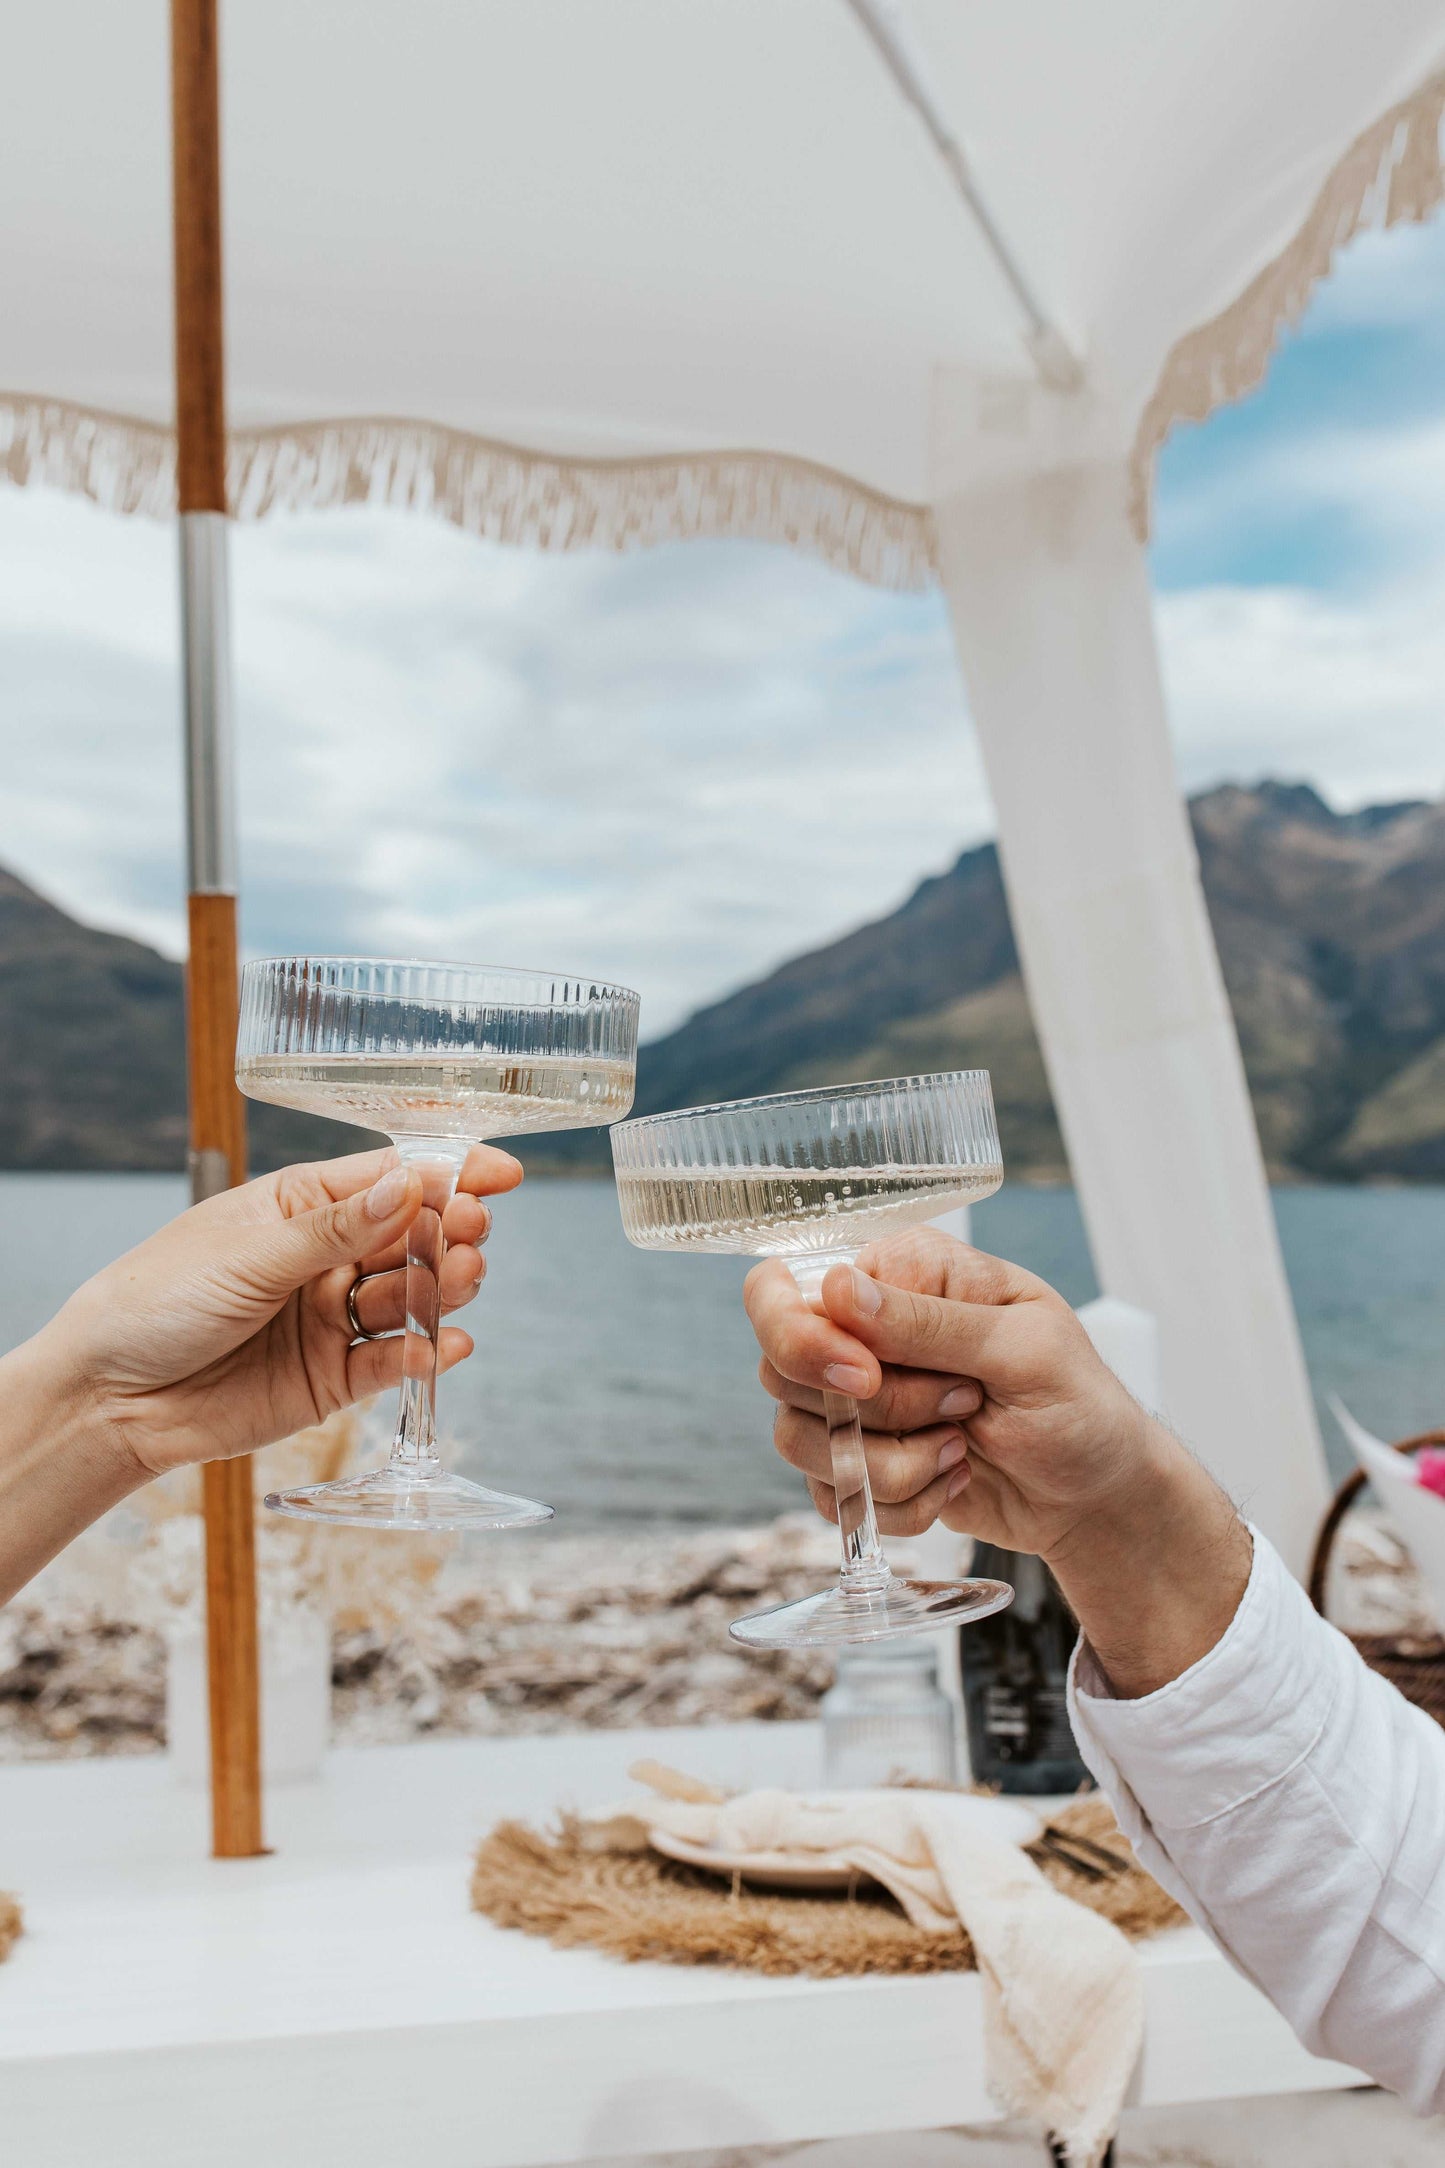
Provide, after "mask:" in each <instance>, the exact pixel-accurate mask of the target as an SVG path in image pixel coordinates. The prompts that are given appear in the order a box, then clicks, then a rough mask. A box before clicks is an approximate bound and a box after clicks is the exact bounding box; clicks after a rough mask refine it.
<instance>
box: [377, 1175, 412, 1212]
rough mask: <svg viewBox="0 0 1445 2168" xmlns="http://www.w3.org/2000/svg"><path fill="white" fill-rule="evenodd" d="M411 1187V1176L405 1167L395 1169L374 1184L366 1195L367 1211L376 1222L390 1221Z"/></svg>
mask: <svg viewBox="0 0 1445 2168" xmlns="http://www.w3.org/2000/svg"><path fill="white" fill-rule="evenodd" d="M410 1187H411V1175H410V1173H409V1172H408V1170H407V1169H406V1168H405V1167H393V1168H392V1169H391V1170H390V1172H389V1173H387V1174H384V1175H383V1176H382V1178H381V1180H380V1181H379V1182H373V1183H372V1185H371V1187H370V1189H369V1190H368V1191H367V1193H366V1209H367V1213H368V1215H369V1216H370V1217H371V1218H372V1219H374V1220H384V1219H390V1218H391V1215H392V1213H393V1212H394V1211H395V1210H396V1208H397V1206H398V1205H399V1204H400V1203H401V1201H402V1199H403V1197H404V1196H405V1195H406V1193H407V1191H408V1189H409V1188H410Z"/></svg>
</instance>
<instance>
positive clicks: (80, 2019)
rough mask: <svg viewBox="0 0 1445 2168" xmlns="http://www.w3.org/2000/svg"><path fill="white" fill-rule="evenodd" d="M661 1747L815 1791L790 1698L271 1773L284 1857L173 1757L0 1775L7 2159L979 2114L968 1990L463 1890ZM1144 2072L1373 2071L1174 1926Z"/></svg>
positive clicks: (847, 2123) (529, 2143)
mask: <svg viewBox="0 0 1445 2168" xmlns="http://www.w3.org/2000/svg"><path fill="white" fill-rule="evenodd" d="M640 1754H653V1755H656V1756H658V1757H659V1758H660V1759H664V1760H669V1761H672V1762H674V1763H676V1764H678V1765H679V1766H681V1767H683V1768H687V1769H690V1770H695V1771H697V1772H698V1773H699V1774H701V1775H710V1776H716V1777H719V1778H721V1779H724V1780H725V1781H728V1782H730V1783H754V1782H757V1783H761V1782H787V1783H813V1782H816V1781H817V1777H818V1762H819V1748H818V1734H817V1731H816V1728H815V1727H814V1726H812V1725H806V1724H788V1725H781V1724H749V1725H739V1726H727V1727H719V1728H716V1729H711V1730H701V1731H686V1732H683V1731H664V1732H646V1733H643V1732H632V1733H618V1732H612V1733H606V1732H603V1733H594V1734H589V1735H582V1736H569V1737H565V1738H544V1739H519V1740H510V1741H502V1742H498V1741H491V1740H462V1741H446V1742H440V1743H437V1744H434V1745H423V1746H409V1747H399V1748H390V1747H378V1748H371V1749H366V1750H355V1751H350V1752H341V1753H337V1754H335V1755H333V1756H332V1758H331V1761H330V1764H329V1767H328V1771H327V1775H326V1777H325V1779H324V1781H323V1782H321V1783H319V1784H313V1785H309V1786H298V1787H294V1788H291V1789H285V1788H281V1789H278V1790H276V1791H275V1792H274V1793H273V1795H272V1798H271V1801H270V1804H269V1833H270V1835H271V1840H272V1842H273V1843H274V1844H275V1846H276V1852H275V1855H274V1856H273V1857H271V1858H269V1859H264V1860H248V1861H232V1862H219V1861H212V1860H210V1859H208V1858H207V1857H206V1856H205V1807H204V1800H203V1798H202V1796H201V1795H200V1794H198V1793H196V1792H185V1791H182V1790H180V1789H178V1788H177V1787H176V1786H175V1785H174V1783H173V1782H172V1781H171V1778H170V1775H169V1772H168V1769H167V1765H166V1763H165V1760H164V1759H163V1758H162V1757H159V1756H157V1757H147V1758H142V1759H135V1760H124V1761H94V1762H81V1763H73V1762H72V1763H68V1764H45V1765H39V1766H31V1767H28V1768H27V1767H8V1768H0V1886H4V1887H9V1888H12V1889H14V1890H15V1891H16V1892H17V1893H18V1894H19V1895H20V1896H21V1897H22V1899H23V1901H24V1904H25V1908H26V1914H27V1919H28V1925H29V1932H28V1933H27V1935H26V1936H25V1937H24V1938H23V1939H22V1940H21V1942H20V1943H19V1944H18V1945H17V1947H16V1949H15V1951H14V1953H13V1954H12V1956H11V1958H10V1960H9V1962H8V1963H6V1964H4V1965H3V1966H0V2157H3V2158H4V2160H6V2161H7V2162H14V2163H15V2168H79V2164H81V2163H85V2164H90V2168H198V2164H200V2163H204V2164H205V2168H407V2164H410V2163H413V2162H415V2163H425V2168H522V2164H524V2163H528V2164H530V2163H560V2162H575V2161H583V2160H589V2159H593V2158H595V2157H596V2156H599V2155H607V2154H639V2153H647V2152H650V2151H651V2152H661V2151H673V2150H676V2151H683V2150H686V2149H688V2148H693V2147H695V2148H703V2147H708V2146H730V2145H746V2144H751V2143H761V2142H766V2141H777V2142H782V2141H790V2140H802V2139H806V2138H821V2137H828V2136H835V2135H840V2134H843V2133H848V2132H866V2131H904V2130H927V2129H937V2128H941V2127H944V2126H947V2125H951V2124H957V2123H964V2122H979V2121H983V2120H986V2119H987V2118H988V2117H989V2116H990V2115H991V2114H992V2113H993V2112H994V2111H993V2109H992V2107H991V2104H990V2102H989V2099H988V2095H987V2091H986V2089H985V2083H984V2069H983V2059H982V2050H981V2039H980V2025H979V1987H978V1981H977V1979H976V1978H975V1977H973V1976H971V1975H966V1974H965V1975H950V1976H938V1977H934V1978H929V1979H919V1980H897V1979H889V1980H877V1981H870V1980H839V1981H812V1980H764V1979H758V1978H755V1977H752V1976H750V1975H748V1974H746V1973H738V1972H725V1971H720V1970H707V1969H702V1968H690V1967H681V1966H664V1965H623V1964H619V1963H616V1962H614V1961H612V1960H611V1959H609V1958H605V1957H602V1956H600V1955H596V1954H594V1953H592V1952H589V1951H559V1950H554V1949H552V1948H550V1947H549V1946H548V1945H547V1944H546V1943H543V1942H540V1941H536V1940H534V1939H532V1938H531V1937H529V1936H525V1935H521V1934H513V1933H504V1932H502V1931H501V1930H500V1929H498V1928H495V1927H493V1926H492V1925H491V1923H490V1922H489V1921H486V1920H483V1919H480V1918H478V1917H477V1916H476V1915H475V1914H474V1913H473V1912H471V1911H470V1910H469V1909H468V1904H467V1870H468V1857H469V1851H470V1847H471V1845H472V1843H473V1842H474V1840H475V1838H476V1837H477V1836H478V1835H479V1834H480V1833H481V1832H482V1831H483V1830H484V1829H486V1828H487V1827H488V1826H489V1825H490V1824H491V1823H492V1822H493V1821H494V1820H496V1819H497V1818H499V1817H500V1816H503V1815H509V1814H520V1815H525V1816H528V1817H532V1818H542V1817H545V1816H546V1815H547V1814H549V1813H550V1811H551V1810H552V1809H553V1808H554V1807H556V1806H557V1805H558V1804H559V1803H561V1802H573V1803H576V1804H579V1805H587V1804H592V1803H599V1804H600V1803H602V1802H604V1801H606V1800H609V1799H613V1798H617V1797H619V1796H621V1795H622V1794H623V1793H624V1792H625V1791H626V1790H627V1788H628V1787H627V1784H626V1778H625V1771H626V1768H627V1765H628V1763H629V1762H631V1761H633V1760H635V1759H636V1758H637V1757H638V1756H639V1755H640ZM1143 1963H1144V1970H1145V1981H1146V1988H1147V2003H1148V2040H1147V2048H1146V2053H1145V2059H1144V2066H1143V2070H1142V2073H1141V2089H1140V2093H1139V2098H1140V2099H1141V2100H1143V2101H1145V2102H1159V2103H1163V2102H1177V2101H1189V2100H1204V2099H1213V2098H1220V2097H1227V2096H1240V2095H1249V2094H1258V2093H1282V2092H1291V2091H1310V2090H1316V2089H1320V2088H1328V2087H1338V2086H1345V2085H1349V2084H1352V2083H1358V2082H1359V2079H1358V2077H1357V2075H1356V2074H1355V2073H1354V2072H1351V2071H1349V2070H1346V2069H1344V2068H1343V2067H1341V2066H1340V2065H1338V2064H1331V2063H1321V2062H1317V2061H1315V2060H1314V2059H1313V2058H1312V2057H1311V2056H1308V2055H1306V2054H1305V2053H1304V2051H1303V2049H1301V2048H1300V2047H1299V2046H1298V2045H1297V2044H1296V2043H1295V2041H1294V2040H1293V2038H1292V2037H1291V2035H1290V2033H1289V2031H1288V2029H1287V2028H1286V2027H1285V2026H1284V2024H1283V2023H1282V2022H1281V2021H1280V2019H1279V2018H1278V2017H1276V2016H1275V2014H1274V2012H1273V2011H1272V2010H1271V2009H1270V2008H1269V2007H1268V2005H1267V2004H1266V2003H1265V2002H1264V2001H1263V2000H1262V1999H1261V1997H1260V1996H1259V1995H1257V1994H1256V1993H1255V1992H1254V1990H1253V1989H1252V1988H1250V1987H1248V1986H1247V1985H1246V1984H1245V1983H1244V1982H1243V1981H1242V1980H1240V1979H1238V1978H1236V1976H1235V1975H1234V1974H1233V1973H1231V1972H1230V1971H1229V1969H1228V1968H1227V1966H1226V1965H1225V1964H1224V1963H1223V1962H1222V1961H1221V1960H1220V1959H1219V1958H1218V1957H1217V1956H1216V1955H1215V1954H1214V1953H1213V1952H1212V1951H1211V1949H1210V1948H1209V1946H1208V1945H1207V1943H1206V1942H1205V1940H1204V1938H1203V1936H1201V1935H1200V1934H1198V1933H1196V1932H1195V1931H1194V1930H1193V1929H1187V1930H1184V1931H1182V1932H1179V1933H1176V1934H1170V1935H1167V1936H1163V1937H1160V1938H1159V1939H1158V1940H1157V1941H1155V1942H1154V1943H1152V1944H1149V1945H1147V1946H1146V1947H1145V1949H1144V1952H1143Z"/></svg>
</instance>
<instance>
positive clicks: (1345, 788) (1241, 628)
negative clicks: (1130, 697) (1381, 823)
mask: <svg viewBox="0 0 1445 2168" xmlns="http://www.w3.org/2000/svg"><path fill="white" fill-rule="evenodd" d="M1159 629H1160V644H1161V646H1162V649H1163V655H1164V676H1165V685H1166V688H1167V692H1168V697H1169V705H1170V712H1171V716H1172V719H1173V725H1174V740H1175V745H1176V748H1177V752H1178V758H1179V767H1180V776H1181V780H1182V782H1183V783H1184V785H1185V787H1186V788H1187V789H1190V790H1197V789H1201V788H1203V787H1205V786H1207V785H1208V784H1211V783H1216V782H1220V781H1223V780H1225V779H1229V778H1234V779H1239V780H1244V781H1249V780H1252V779H1254V778H1256V777H1259V776H1263V775H1279V776H1285V777H1288V778H1290V779H1303V780H1307V781H1311V782H1314V783H1315V784H1316V785H1317V786H1318V787H1319V788H1320V789H1321V790H1322V791H1323V793H1324V795H1325V796H1326V797H1327V798H1329V799H1330V800H1331V802H1332V803H1333V804H1335V805H1337V806H1339V807H1340V808H1341V809H1344V808H1347V807H1353V806H1358V805H1368V804H1378V803H1382V802H1385V801H1388V800H1390V799H1398V798H1433V797H1438V796H1439V795H1440V794H1441V792H1442V790H1445V580H1442V579H1440V578H1439V577H1438V576H1437V577H1432V578H1430V579H1428V580H1426V581H1422V582H1421V583H1419V584H1418V585H1415V586H1411V587H1409V588H1402V589H1397V590H1393V591H1391V592H1390V593H1388V594H1386V595H1384V596H1381V597H1377V598H1375V599H1373V600H1371V601H1368V602H1363V603H1362V602H1348V601H1344V600H1342V599H1340V598H1339V597H1335V596H1321V595H1314V594H1310V593H1308V592H1306V591H1304V590H1302V589H1280V588H1216V589H1204V590H1199V591H1196V592H1194V593H1189V594H1177V595H1169V596H1166V597H1164V598H1163V600H1162V601H1161V603H1160V605H1159Z"/></svg>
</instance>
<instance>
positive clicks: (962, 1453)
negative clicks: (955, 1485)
mask: <svg viewBox="0 0 1445 2168" xmlns="http://www.w3.org/2000/svg"><path fill="white" fill-rule="evenodd" d="M967 1459H968V1447H967V1446H966V1445H965V1444H964V1442H963V1440H962V1438H950V1439H949V1441H948V1443H947V1445H946V1446H945V1447H944V1448H943V1451H942V1452H941V1453H940V1454H939V1456H938V1473H939V1474H940V1475H945V1474H946V1473H947V1472H948V1470H949V1469H950V1468H956V1467H957V1466H958V1464H959V1462H960V1461H961V1460H967Z"/></svg>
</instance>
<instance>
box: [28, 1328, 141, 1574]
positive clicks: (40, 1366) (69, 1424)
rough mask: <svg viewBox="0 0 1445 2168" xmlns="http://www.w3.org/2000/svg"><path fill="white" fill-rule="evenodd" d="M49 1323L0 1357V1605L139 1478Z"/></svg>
mask: <svg viewBox="0 0 1445 2168" xmlns="http://www.w3.org/2000/svg"><path fill="white" fill-rule="evenodd" d="M144 1473H145V1472H144V1470H143V1469H142V1468H141V1466H140V1465H139V1463H138V1462H137V1460H136V1458H135V1456H134V1454H133V1453H131V1452H130V1451H129V1449H128V1448H127V1446H126V1445H125V1442H124V1440H123V1439H122V1438H120V1437H119V1435H118V1434H117V1433H116V1432H115V1431H114V1430H112V1428H111V1427H110V1426H109V1425H108V1424H106V1423H105V1422H104V1421H103V1420H102V1419H100V1418H99V1417H98V1415H97V1414H96V1412H95V1410H94V1409H93V1408H92V1407H91V1406H90V1405H89V1403H88V1400H87V1397H86V1394H85V1391H84V1389H83V1387H82V1386H81V1385H79V1384H78V1383H77V1382H76V1381H75V1380H74V1379H72V1378H70V1377H68V1376H67V1375H66V1371H65V1365H64V1360H63V1355H62V1351H61V1349H60V1348H59V1346H58V1345H57V1344H56V1343H55V1342H53V1341H52V1339H51V1338H50V1332H49V1328H47V1331H46V1332H43V1333H40V1334H37V1336H36V1337H35V1339H33V1340H27V1341H26V1342H25V1343H24V1344H23V1345H22V1346H20V1347H18V1348H15V1349H14V1350H13V1351H12V1352H11V1353H10V1354H9V1355H6V1356H4V1357H0V1603H5V1602H8V1601H9V1599H10V1597H11V1596H13V1595H14V1594H15V1592H16V1590H17V1589H19V1588H22V1587H23V1586H24V1585H25V1583H26V1582H27V1581H28V1580H29V1579H30V1577H31V1575H32V1574H34V1573H38V1572H39V1570H40V1568H41V1567H42V1566H44V1565H46V1564H48V1563H49V1561H50V1560H51V1559H52V1558H54V1557H55V1555H56V1553H57V1552H59V1551H61V1550H63V1549H64V1548H65V1545H66V1544H67V1543H69V1542H70V1541H71V1540H72V1538H73V1537H75V1536H78V1535H79V1534H80V1532H81V1530H82V1529H83V1528H87V1527H88V1526H89V1525H90V1523H91V1522H92V1521H94V1520H96V1519H98V1518H99V1516H100V1515H101V1514H102V1513H105V1512H107V1511H108V1510H109V1509H110V1507H111V1506H114V1505H119V1503H120V1501H121V1500H122V1499H123V1498H125V1497H128V1496H129V1495H130V1493H131V1492H132V1491H134V1490H137V1489H139V1487H140V1485H141V1483H142V1481H143V1480H144Z"/></svg>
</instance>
